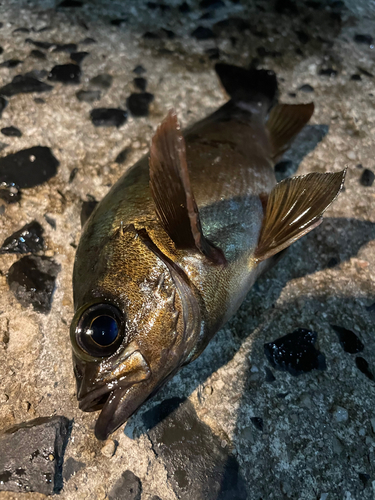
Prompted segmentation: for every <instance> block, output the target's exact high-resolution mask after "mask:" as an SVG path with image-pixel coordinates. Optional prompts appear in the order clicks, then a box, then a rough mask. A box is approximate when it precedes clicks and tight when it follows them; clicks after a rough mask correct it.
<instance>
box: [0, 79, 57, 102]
mask: <svg viewBox="0 0 375 500" xmlns="http://www.w3.org/2000/svg"><path fill="white" fill-rule="evenodd" d="M52 89H53V87H52V86H51V85H48V83H44V82H40V81H39V80H37V79H36V78H32V77H30V76H26V75H17V76H15V77H14V78H13V80H12V82H11V83H8V84H7V85H4V86H3V87H1V88H0V94H1V95H3V96H4V95H5V96H7V97H11V96H13V95H16V94H27V93H30V92H49V91H50V90H52Z"/></svg>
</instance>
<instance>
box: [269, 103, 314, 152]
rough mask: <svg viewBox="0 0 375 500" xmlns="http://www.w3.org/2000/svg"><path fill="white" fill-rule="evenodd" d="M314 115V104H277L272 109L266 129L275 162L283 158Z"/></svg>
mask: <svg viewBox="0 0 375 500" xmlns="http://www.w3.org/2000/svg"><path fill="white" fill-rule="evenodd" d="M313 113H314V103H313V102H310V103H309V104H277V105H276V106H274V107H273V108H272V110H271V112H270V115H269V118H268V122H267V125H266V127H267V130H268V132H269V134H270V140H271V145H272V158H273V160H274V161H277V160H278V159H279V158H281V156H282V155H283V154H284V153H285V151H286V150H287V149H288V148H289V146H290V144H291V142H292V141H293V139H294V138H295V137H296V135H297V134H298V133H299V132H300V131H301V130H302V129H303V127H304V126H305V125H306V123H307V122H308V121H309V120H310V118H311V116H312V114H313Z"/></svg>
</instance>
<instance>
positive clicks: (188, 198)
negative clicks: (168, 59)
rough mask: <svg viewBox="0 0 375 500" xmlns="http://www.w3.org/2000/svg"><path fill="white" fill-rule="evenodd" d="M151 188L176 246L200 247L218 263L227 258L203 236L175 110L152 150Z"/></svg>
mask: <svg viewBox="0 0 375 500" xmlns="http://www.w3.org/2000/svg"><path fill="white" fill-rule="evenodd" d="M150 188H151V194H152V197H153V199H154V202H155V208H156V213H157V215H158V217H159V219H160V221H161V223H162V225H163V227H164V229H165V230H166V232H167V233H168V235H169V236H170V238H171V239H172V240H173V242H174V244H175V245H176V248H185V249H186V248H197V249H198V250H199V251H200V252H201V253H203V254H204V255H205V256H206V257H207V258H208V259H209V260H211V261H212V262H214V263H215V264H224V263H225V262H226V261H225V257H224V255H223V253H222V251H221V250H220V249H219V248H216V247H214V246H213V245H212V244H211V243H210V242H209V241H208V240H206V238H205V237H204V235H203V232H202V227H201V223H200V220H199V212H198V207H197V204H196V202H195V199H194V195H193V192H192V188H191V184H190V177H189V171H188V166H187V162H186V150H185V141H184V138H183V136H182V133H181V130H180V126H179V124H178V121H177V116H176V113H175V112H174V111H173V110H172V111H170V112H169V113H168V115H167V117H166V118H165V120H164V121H163V122H162V123H161V125H160V126H159V127H158V129H157V131H156V133H155V135H154V137H153V138H152V142H151V149H150Z"/></svg>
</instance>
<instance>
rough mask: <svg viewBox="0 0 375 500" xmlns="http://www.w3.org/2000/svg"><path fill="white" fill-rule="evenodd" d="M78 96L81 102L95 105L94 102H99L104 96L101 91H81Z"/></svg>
mask: <svg viewBox="0 0 375 500" xmlns="http://www.w3.org/2000/svg"><path fill="white" fill-rule="evenodd" d="M76 96H77V99H78V100H79V101H81V102H88V103H93V102H94V101H99V100H100V98H101V96H102V94H101V92H100V90H79V91H78V92H77V93H76Z"/></svg>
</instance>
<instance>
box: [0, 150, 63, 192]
mask: <svg viewBox="0 0 375 500" xmlns="http://www.w3.org/2000/svg"><path fill="white" fill-rule="evenodd" d="M58 166H59V162H58V161H57V160H56V158H55V157H54V156H53V154H52V152H51V150H50V148H47V147H45V146H34V147H32V148H28V149H22V150H21V151H18V152H17V153H13V154H9V155H8V156H4V157H2V158H0V183H5V184H7V185H8V186H9V185H11V186H13V185H15V186H18V187H19V188H29V187H34V186H38V185H39V184H43V183H44V182H46V181H48V179H50V178H51V177H53V176H55V175H56V173H57V167H58Z"/></svg>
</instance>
